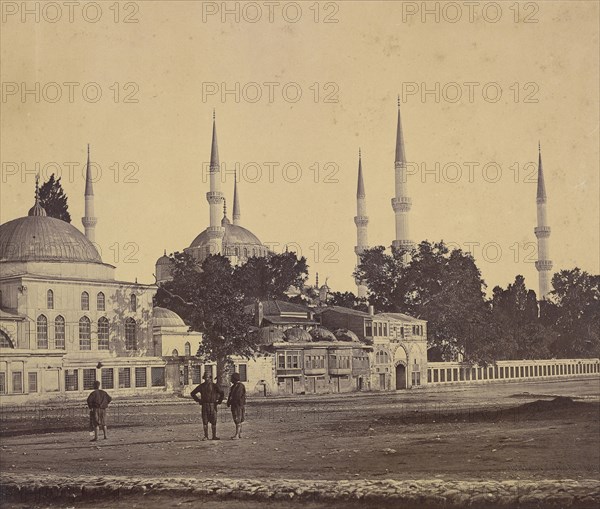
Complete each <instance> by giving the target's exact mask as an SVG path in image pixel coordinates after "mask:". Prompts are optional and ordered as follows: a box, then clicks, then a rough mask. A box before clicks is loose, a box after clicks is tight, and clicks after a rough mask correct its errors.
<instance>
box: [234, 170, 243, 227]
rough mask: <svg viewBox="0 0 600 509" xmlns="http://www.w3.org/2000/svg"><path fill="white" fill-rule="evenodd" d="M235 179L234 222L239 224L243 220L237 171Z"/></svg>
mask: <svg viewBox="0 0 600 509" xmlns="http://www.w3.org/2000/svg"><path fill="white" fill-rule="evenodd" d="M234 178H235V180H234V181H233V224H235V225H239V224H240V222H241V218H242V214H241V212H240V199H239V196H238V190H237V172H236V173H235V176H234Z"/></svg>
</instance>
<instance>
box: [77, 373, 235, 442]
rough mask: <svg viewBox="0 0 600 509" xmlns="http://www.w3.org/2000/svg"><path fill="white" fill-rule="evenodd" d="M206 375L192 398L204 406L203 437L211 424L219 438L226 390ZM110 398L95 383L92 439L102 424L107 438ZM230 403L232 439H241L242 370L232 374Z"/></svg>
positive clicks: (91, 405)
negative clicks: (219, 414) (219, 418)
mask: <svg viewBox="0 0 600 509" xmlns="http://www.w3.org/2000/svg"><path fill="white" fill-rule="evenodd" d="M203 378H204V382H203V383H201V384H200V385H199V386H198V387H196V388H195V389H194V390H193V391H192V393H191V396H192V398H194V400H195V401H197V402H198V403H200V405H202V426H203V428H204V438H203V439H202V440H208V425H209V423H210V426H211V428H212V439H213V440H219V437H218V436H217V406H218V405H220V404H221V403H222V402H223V398H224V397H225V395H224V393H223V390H222V389H221V388H220V387H219V386H218V385H217V384H215V383H213V377H212V375H211V374H210V373H208V372H205V373H204V376H203ZM111 401H112V398H111V397H110V396H109V395H108V393H107V392H105V391H103V390H101V389H100V382H98V381H96V382H94V390H93V392H91V393H90V395H89V396H88V399H87V404H88V407H89V409H90V428H92V429H93V430H94V438H93V439H92V441H93V442H95V441H96V440H98V431H99V429H100V427H101V428H102V431H103V432H104V439H106V420H105V419H106V408H107V407H108V405H109V403H110V402H111ZM227 406H228V407H230V408H231V415H232V416H233V422H234V423H235V434H234V435H233V436H232V437H231V439H232V440H239V439H240V438H242V423H243V422H244V418H245V411H246V388H245V387H244V384H243V383H242V382H240V375H239V373H233V374H232V375H231V389H230V390H229V396H228V397H227Z"/></svg>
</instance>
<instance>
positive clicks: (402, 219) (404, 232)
mask: <svg viewBox="0 0 600 509" xmlns="http://www.w3.org/2000/svg"><path fill="white" fill-rule="evenodd" d="M394 167H395V172H396V196H395V197H394V198H392V208H393V209H394V213H395V214H396V240H394V241H393V242H392V245H393V246H394V247H395V248H404V249H411V248H412V247H413V242H412V240H410V233H409V229H408V213H409V212H410V208H411V206H412V200H411V199H410V198H409V197H408V190H407V185H406V178H407V175H406V157H405V154H404V136H403V135H402V122H401V120H400V96H398V127H397V131H396V158H395V162H394Z"/></svg>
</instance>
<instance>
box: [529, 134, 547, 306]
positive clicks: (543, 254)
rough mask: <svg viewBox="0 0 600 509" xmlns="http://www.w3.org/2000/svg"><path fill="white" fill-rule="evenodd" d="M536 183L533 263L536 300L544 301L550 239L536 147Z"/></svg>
mask: <svg viewBox="0 0 600 509" xmlns="http://www.w3.org/2000/svg"><path fill="white" fill-rule="evenodd" d="M538 152H539V159H538V181H537V197H536V200H535V201H536V203H537V226H536V227H535V228H534V230H533V231H534V232H535V236H536V237H537V242H538V259H537V262H535V268H536V269H537V271H538V274H539V283H540V290H539V293H538V300H546V297H547V296H548V293H549V292H550V271H551V270H552V260H550V250H549V247H548V238H549V237H550V227H549V226H548V217H547V216H546V200H547V199H546V185H545V183H544V170H543V168H542V148H541V146H540V145H538Z"/></svg>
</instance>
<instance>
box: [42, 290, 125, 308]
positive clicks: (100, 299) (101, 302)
mask: <svg viewBox="0 0 600 509" xmlns="http://www.w3.org/2000/svg"><path fill="white" fill-rule="evenodd" d="M46 307H47V308H48V309H54V291H52V290H48V291H47V292H46ZM81 310H82V311H89V310H90V294H89V293H88V292H81ZM96 310H97V311H106V297H105V295H104V293H103V292H98V294H97V295H96ZM129 311H131V312H133V313H135V312H136V311H137V296H136V295H135V294H134V293H132V294H131V295H130V296H129Z"/></svg>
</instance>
